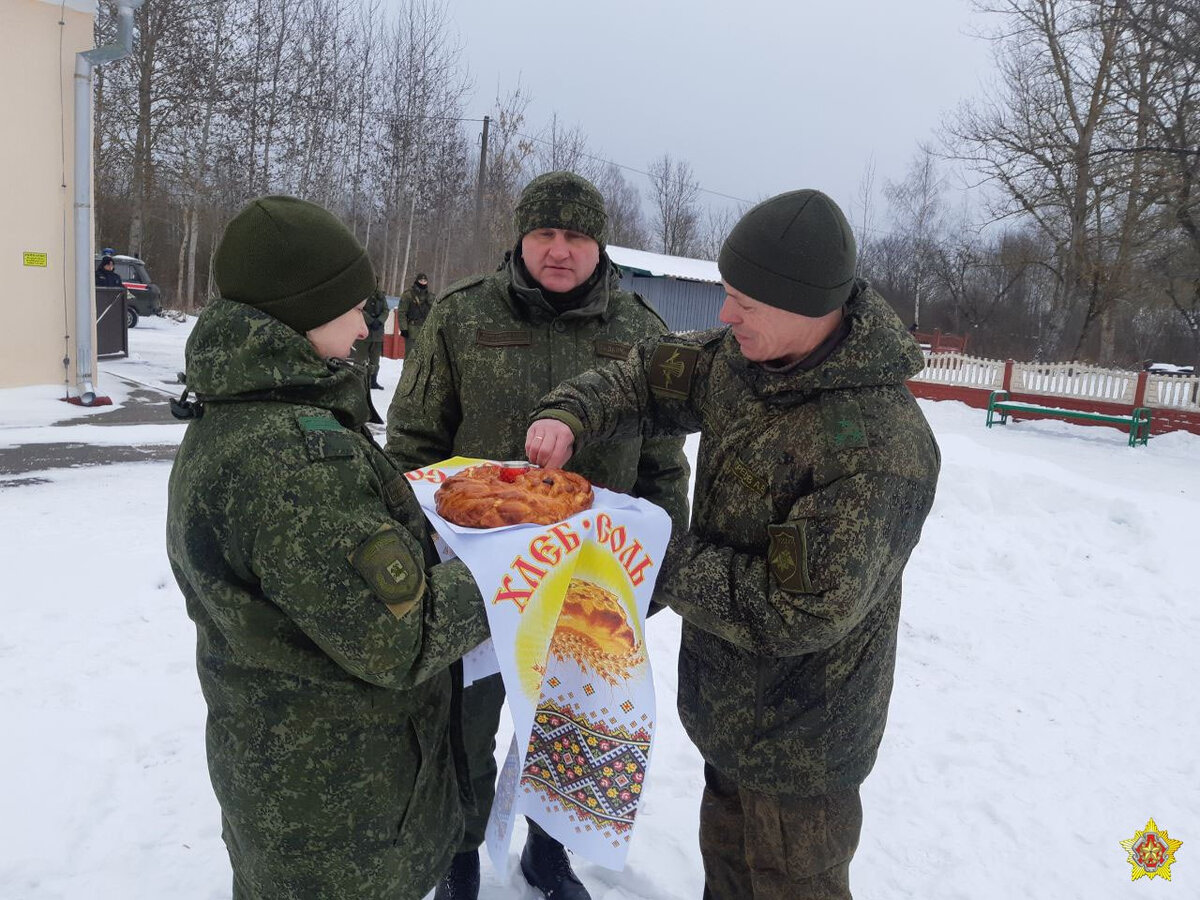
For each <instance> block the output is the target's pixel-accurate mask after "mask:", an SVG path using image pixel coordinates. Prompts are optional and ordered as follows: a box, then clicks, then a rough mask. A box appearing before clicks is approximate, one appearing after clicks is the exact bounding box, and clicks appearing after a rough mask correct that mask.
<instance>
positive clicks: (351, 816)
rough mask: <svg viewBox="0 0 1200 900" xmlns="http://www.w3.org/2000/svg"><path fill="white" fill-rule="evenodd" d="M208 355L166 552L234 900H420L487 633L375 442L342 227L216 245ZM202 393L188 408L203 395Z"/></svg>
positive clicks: (472, 597)
mask: <svg viewBox="0 0 1200 900" xmlns="http://www.w3.org/2000/svg"><path fill="white" fill-rule="evenodd" d="M215 275H216V281H217V284H218V286H219V289H220V297H219V298H218V299H215V300H212V301H211V302H210V303H209V304H208V305H207V306H206V307H205V309H204V311H203V312H202V313H201V315H200V318H199V320H198V321H197V323H196V327H195V330H194V331H193V332H192V335H191V337H190V338H189V340H188V344H187V383H188V386H189V388H190V390H192V391H195V393H196V395H197V398H198V400H197V401H196V402H194V403H187V402H186V401H185V400H184V399H181V400H180V401H178V402H177V403H175V404H174V406H173V409H174V410H175V411H176V413H177V415H179V416H180V417H181V418H188V419H189V420H190V422H189V425H188V429H187V434H186V435H185V437H184V439H183V442H182V444H181V445H180V448H179V453H178V454H177V456H176V458H175V464H174V467H173V468H172V470H171V478H170V485H169V497H168V505H167V554H168V556H169V558H170V562H171V568H172V570H173V572H174V574H175V579H176V581H177V582H178V584H179V587H180V590H181V591H182V592H183V595H184V598H185V600H186V601H187V610H188V615H189V616H190V617H191V618H192V620H193V621H194V622H195V624H196V634H197V651H196V665H197V669H198V672H199V676H200V686H201V689H202V690H203V692H204V698H205V700H206V702H207V704H208V727H207V746H208V766H209V774H210V776H211V779H212V784H213V789H214V791H215V792H216V795H217V799H218V801H219V802H220V805H221V824H222V833H223V837H224V839H225V843H226V846H227V848H228V851H229V858H230V861H231V862H232V865H233V896H234V898H236V900H258V898H264V900H265V898H283V897H288V898H301V897H303V898H318V897H320V898H335V897H347V898H348V897H353V898H356V900H362V898H379V900H385V898H386V900H419V898H421V897H423V896H424V895H425V894H426V892H428V891H429V890H430V889H431V888H432V887H433V886H434V883H435V882H436V880H437V878H438V877H439V876H440V875H441V873H442V872H443V871H445V868H446V866H447V865H449V863H450V859H451V857H452V856H453V854H454V850H455V848H456V847H457V846H458V842H459V839H460V837H461V835H462V830H463V808H464V806H465V805H466V806H469V805H470V789H469V781H468V779H467V777H466V773H465V772H460V771H459V770H458V767H457V766H456V762H457V761H458V760H459V759H461V757H462V749H461V735H460V734H458V732H457V725H458V722H459V716H458V702H459V697H460V692H461V687H460V686H461V682H462V679H461V664H460V663H457V660H459V659H460V657H461V656H462V654H463V653H464V652H465V651H467V650H469V649H470V648H471V647H473V646H475V645H477V644H478V643H479V642H480V641H481V640H483V639H484V638H486V637H487V634H488V629H487V619H486V613H485V611H484V607H483V600H482V598H481V597H480V595H479V591H478V588H477V587H476V586H475V583H474V581H473V580H472V579H471V576H470V573H469V572H468V571H467V569H466V568H465V567H464V566H463V565H462V564H461V563H459V562H457V561H454V562H449V563H446V564H437V562H436V561H437V556H436V553H435V551H434V549H433V546H432V544H431V541H430V539H429V535H428V533H427V531H426V527H425V517H424V515H423V514H422V512H421V510H420V508H419V507H418V505H417V502H416V499H415V498H414V497H413V494H412V491H411V490H410V489H409V486H408V481H407V479H406V478H405V477H404V475H403V473H402V472H401V471H400V470H399V469H398V468H397V467H396V465H395V463H393V462H392V460H391V459H390V458H389V457H388V456H386V455H385V454H384V453H383V451H382V450H381V449H380V448H379V447H378V446H377V445H376V444H375V443H374V442H373V441H372V439H371V435H370V432H369V431H368V430H367V429H366V427H365V426H366V423H367V422H368V421H376V422H377V421H379V419H378V417H377V416H375V415H374V410H373V409H372V407H371V403H370V396H369V391H368V389H367V384H366V378H365V376H366V374H367V373H366V372H365V371H364V370H363V369H362V368H361V367H358V366H355V365H352V364H350V363H348V362H347V361H346V360H345V359H344V357H346V356H348V355H349V353H350V349H351V346H352V344H353V343H354V341H355V340H356V339H359V338H362V337H363V336H364V335H365V332H366V326H365V323H364V320H363V314H362V310H363V306H364V302H365V300H366V299H367V297H368V296H370V295H371V293H372V292H373V291H374V290H375V275H374V272H372V270H371V263H370V261H369V260H368V258H367V255H366V252H365V251H364V250H363V248H362V247H361V245H359V243H358V241H357V240H355V238H354V236H353V235H352V234H351V233H350V232H349V230H347V229H346V228H345V227H344V226H343V225H342V223H341V222H339V221H338V220H337V219H336V218H335V217H334V216H333V215H331V214H330V213H329V212H327V211H326V210H324V209H322V208H321V207H319V206H316V205H315V204H312V203H307V202H305V201H303V200H298V199H296V198H294V197H279V196H275V197H260V198H259V199H257V200H254V201H253V202H251V203H250V204H249V205H248V206H247V207H246V208H245V209H243V210H242V211H241V212H239V213H238V215H237V216H235V217H234V219H233V220H232V221H231V222H230V223H229V225H228V227H227V228H226V229H225V233H224V235H223V237H222V238H221V242H220V245H219V247H218V248H217V253H216V259H215ZM185 397H186V392H185Z"/></svg>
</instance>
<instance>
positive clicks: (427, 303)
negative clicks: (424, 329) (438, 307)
mask: <svg viewBox="0 0 1200 900" xmlns="http://www.w3.org/2000/svg"><path fill="white" fill-rule="evenodd" d="M431 309H433V294H431V293H429V288H425V289H424V290H422V289H420V288H418V287H417V286H416V285H415V284H414V285H413V286H412V287H410V288H409V289H408V290H407V291H405V292H404V293H403V294H401V295H400V306H399V307H397V309H396V315H398V316H399V317H400V330H401V331H420V330H421V326H422V325H424V324H425V320H426V319H427V318H429V311H430V310H431Z"/></svg>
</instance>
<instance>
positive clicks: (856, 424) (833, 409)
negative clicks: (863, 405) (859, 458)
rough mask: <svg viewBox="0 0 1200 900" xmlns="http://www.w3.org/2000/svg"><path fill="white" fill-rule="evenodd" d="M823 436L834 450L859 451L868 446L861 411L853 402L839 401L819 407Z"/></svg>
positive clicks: (865, 427)
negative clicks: (823, 427) (823, 424)
mask: <svg viewBox="0 0 1200 900" xmlns="http://www.w3.org/2000/svg"><path fill="white" fill-rule="evenodd" d="M821 416H822V418H823V419H824V422H825V435H826V437H828V438H829V443H830V444H831V445H832V446H833V449H834V450H861V449H864V448H866V447H867V446H868V443H867V426H866V425H864V424H863V417H862V410H860V409H859V408H858V404H857V403H855V402H854V401H853V400H839V401H836V402H833V403H826V404H824V405H823V406H822V407H821Z"/></svg>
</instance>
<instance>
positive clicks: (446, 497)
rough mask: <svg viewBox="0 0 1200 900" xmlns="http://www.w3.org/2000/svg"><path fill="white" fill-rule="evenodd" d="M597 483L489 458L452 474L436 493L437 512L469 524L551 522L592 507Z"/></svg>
mask: <svg viewBox="0 0 1200 900" xmlns="http://www.w3.org/2000/svg"><path fill="white" fill-rule="evenodd" d="M592 497H593V495H592V485H591V483H590V482H589V481H588V480H587V479H586V478H584V477H583V476H582V475H577V474H575V473H574V472H566V471H563V470H562V469H540V468H536V467H534V466H528V467H521V468H517V467H511V468H510V467H506V466H497V465H493V464H491V463H485V464H483V465H479V466H472V467H471V468H469V469H463V471H461V472H459V473H458V474H457V475H451V476H450V477H449V478H447V479H446V480H445V482H443V484H442V486H441V487H439V488H438V490H437V494H435V495H434V501H435V502H436V504H437V511H438V515H439V516H441V517H442V518H443V519H445V520H446V521H448V522H453V523H454V524H455V525H461V526H463V527H464V528H499V527H501V526H504V525H520V524H526V523H528V524H536V525H550V524H552V523H554V522H561V521H562V520H563V519H565V518H567V517H568V516H573V515H574V514H575V513H577V512H582V511H583V510H585V509H589V508H590V507H591V505H592Z"/></svg>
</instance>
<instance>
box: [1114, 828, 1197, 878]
mask: <svg viewBox="0 0 1200 900" xmlns="http://www.w3.org/2000/svg"><path fill="white" fill-rule="evenodd" d="M1121 846H1122V847H1123V848H1124V849H1125V850H1126V851H1127V852H1128V856H1127V857H1126V862H1128V863H1129V864H1130V865H1131V866H1132V867H1133V872H1132V873H1131V875H1130V878H1131V880H1133V881H1137V880H1138V879H1139V878H1165V879H1166V880H1167V881H1170V880H1171V865H1172V864H1173V863H1174V862H1175V851H1176V850H1178V849H1179V848H1180V847H1182V846H1183V841H1177V840H1175V839H1173V838H1172V837H1171V836H1170V835H1169V834H1167V832H1166V829H1163V828H1159V827H1158V825H1156V824H1155V822H1154V820H1153V819H1151V820H1150V821H1148V822H1147V823H1146V827H1145V829H1144V830H1142V831H1138V832H1135V833H1134V835H1133V837H1131V838H1130V839H1129V840H1127V841H1121Z"/></svg>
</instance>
